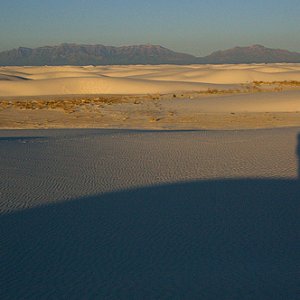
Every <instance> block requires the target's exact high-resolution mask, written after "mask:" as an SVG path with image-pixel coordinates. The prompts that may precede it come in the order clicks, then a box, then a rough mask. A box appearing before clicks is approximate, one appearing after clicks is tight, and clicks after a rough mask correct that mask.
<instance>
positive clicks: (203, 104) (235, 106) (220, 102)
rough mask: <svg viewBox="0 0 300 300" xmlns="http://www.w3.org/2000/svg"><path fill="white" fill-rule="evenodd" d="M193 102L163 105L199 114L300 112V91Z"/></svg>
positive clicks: (233, 96) (240, 95)
mask: <svg viewBox="0 0 300 300" xmlns="http://www.w3.org/2000/svg"><path fill="white" fill-rule="evenodd" d="M191 102H192V103H187V101H184V100H182V99H178V100H177V99H174V100H172V101H169V102H165V103H163V107H164V108H165V109H173V110H174V109H177V110H178V111H180V110H182V111H185V112H186V113H188V112H190V113H193V112H196V111H197V112H199V113H201V112H202V113H204V112H207V113H230V112H235V113H238V112H243V113H259V112H300V91H286V92H281V93H277V92H273V93H256V94H239V95H229V96H221V97H214V98H212V97H206V98H202V99H195V100H193V101H191Z"/></svg>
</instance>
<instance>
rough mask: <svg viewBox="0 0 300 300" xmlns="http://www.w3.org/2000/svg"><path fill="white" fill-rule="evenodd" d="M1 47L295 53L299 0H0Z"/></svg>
mask: <svg viewBox="0 0 300 300" xmlns="http://www.w3.org/2000/svg"><path fill="white" fill-rule="evenodd" d="M0 4H1V5H0V41H1V42H0V51H2V50H7V49H11V48H15V47H19V46H26V47H37V46H43V45H55V44H59V43H63V42H74V43H87V44H98V43H99V44H105V45H113V46H120V45H130V44H145V43H151V44H160V45H162V46H165V47H168V48H171V49H173V50H176V51H182V52H187V53H191V54H194V55H198V56H200V55H206V54H209V53H210V52H211V51H214V50H218V49H226V48H231V47H233V46H237V45H241V46H246V45H252V44H263V45H265V46H268V47H275V48H284V49H288V50H294V51H299V52H300V37H299V29H300V17H299V15H300V0H252V1H246V0H207V1H204V0H185V1H182V0H181V1H179V0H165V1H163V0H151V1H150V0H149V1H144V0H110V1H109V0H98V1H97V0H72V1H71V0H51V1H49V0H46V1H44V0H0Z"/></svg>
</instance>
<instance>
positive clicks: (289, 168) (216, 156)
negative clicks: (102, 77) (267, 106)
mask: <svg viewBox="0 0 300 300" xmlns="http://www.w3.org/2000/svg"><path fill="white" fill-rule="evenodd" d="M299 132H300V127H299V128H287V129H269V130H245V131H178V130H177V131H159V132H158V131H128V130H16V131H11V130H7V131H4V130H2V131H0V165H1V168H0V191H1V197H0V210H1V214H0V228H1V255H0V265H1V268H0V278H1V279H0V286H1V289H0V298H1V299H199V295H200V298H202V299H276V300H277V299H278V300H279V299H295V295H297V294H298V291H299V276H298V273H299V268H298V262H299V259H300V256H299V253H300V252H299V251H297V250H298V248H299V242H298V240H299V239H298V232H299V230H300V223H299V199H300V180H299V177H298V176H299V175H300V172H299V173H298V175H297V170H298V168H299V165H298V164H299V160H298V159H299V156H300V146H299V143H300V138H299Z"/></svg>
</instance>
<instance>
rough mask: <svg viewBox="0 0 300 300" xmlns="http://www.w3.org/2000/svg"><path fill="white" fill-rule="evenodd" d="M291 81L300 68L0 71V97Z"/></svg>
mask: <svg viewBox="0 0 300 300" xmlns="http://www.w3.org/2000/svg"><path fill="white" fill-rule="evenodd" d="M24 79H27V80H26V81H25V80H24ZM291 80H294V81H300V64H270V65H265V64H256V65H191V66H170V65H159V66H141V65H136V66H96V67H94V66H84V67H77V66H76V67H75V66H57V67H48V66H45V67H1V68H0V96H21V95H23V96H25V95H26V96H30V95H58V94H62V95H66V94H149V93H169V92H178V91H203V90H205V89H208V88H217V89H231V88H234V87H235V88H236V87H237V86H238V85H239V84H241V83H250V82H253V81H267V82H272V81H291Z"/></svg>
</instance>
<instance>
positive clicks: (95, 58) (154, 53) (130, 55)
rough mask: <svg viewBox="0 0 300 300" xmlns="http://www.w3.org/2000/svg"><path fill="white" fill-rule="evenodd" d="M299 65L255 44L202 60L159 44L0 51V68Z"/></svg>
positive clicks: (292, 56)
mask: <svg viewBox="0 0 300 300" xmlns="http://www.w3.org/2000/svg"><path fill="white" fill-rule="evenodd" d="M273 62H300V53H297V52H290V51H287V50H280V49H271V48H266V47H265V46H263V45H259V44H255V45H252V46H246V47H240V46H237V47H234V48H231V49H227V50H219V51H216V52H213V53H212V54H210V55H208V56H205V57H195V56H193V55H190V54H185V53H179V52H175V51H172V50H170V49H168V48H165V47H163V46H161V45H152V44H141V45H128V46H119V47H114V46H104V45H101V44H97V45H86V44H75V43H62V44H59V45H56V46H43V47H38V48H27V47H19V48H17V49H12V50H9V51H4V52H0V65H2V66H5V65H117V64H119V65H125V64H206V63H210V64H228V63H229V64H230V63H273Z"/></svg>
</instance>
